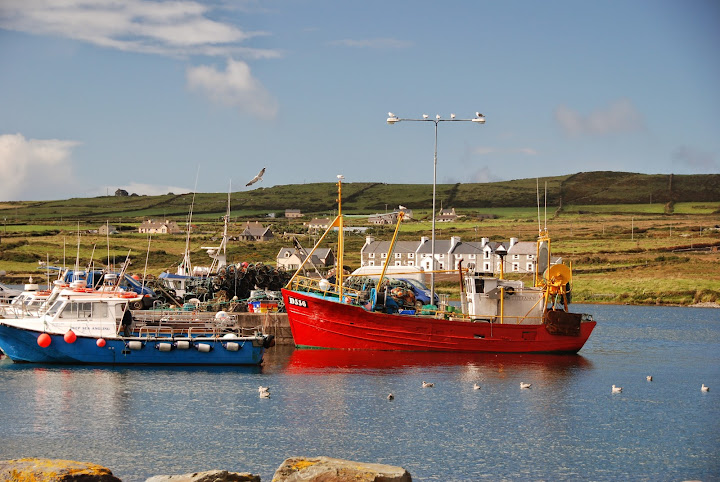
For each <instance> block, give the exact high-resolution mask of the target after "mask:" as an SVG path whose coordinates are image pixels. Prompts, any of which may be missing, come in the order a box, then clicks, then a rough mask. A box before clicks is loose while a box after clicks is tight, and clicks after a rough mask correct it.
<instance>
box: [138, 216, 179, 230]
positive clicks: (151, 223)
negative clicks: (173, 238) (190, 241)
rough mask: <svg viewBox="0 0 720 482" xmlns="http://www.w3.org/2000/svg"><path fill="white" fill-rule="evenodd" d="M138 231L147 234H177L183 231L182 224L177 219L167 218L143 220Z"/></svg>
mask: <svg viewBox="0 0 720 482" xmlns="http://www.w3.org/2000/svg"><path fill="white" fill-rule="evenodd" d="M138 232H140V233H147V234H177V233H181V232H182V230H181V229H180V226H178V225H177V223H176V222H175V221H170V220H168V219H166V220H165V221H155V220H153V219H148V220H146V221H143V222H142V224H141V225H140V227H139V228H138Z"/></svg>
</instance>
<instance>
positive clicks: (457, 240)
mask: <svg viewBox="0 0 720 482" xmlns="http://www.w3.org/2000/svg"><path fill="white" fill-rule="evenodd" d="M458 244H460V236H453V237H451V238H450V250H451V251H452V249H453V248H454V247H455V246H457V245H458Z"/></svg>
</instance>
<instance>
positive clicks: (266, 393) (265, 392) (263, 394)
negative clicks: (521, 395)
mask: <svg viewBox="0 0 720 482" xmlns="http://www.w3.org/2000/svg"><path fill="white" fill-rule="evenodd" d="M645 379H646V380H647V381H649V382H651V381H652V379H653V378H652V376H651V375H648V376H647V377H645ZM434 386H435V383H433V382H426V381H425V380H423V382H422V387H423V388H432V387H434ZM531 386H532V383H526V382H520V389H521V390H525V389H528V388H530V387H531ZM473 390H480V385H478V384H477V383H475V384H474V385H473ZM611 390H612V393H622V390H623V389H622V387H618V386H616V385H613V386H612V387H611ZM700 390H701V391H703V392H709V391H710V387H708V386H705V384H704V383H703V384H702V386H701V387H700ZM258 393H260V398H270V388H269V387H263V386H259V387H258ZM387 399H388V400H395V395H393V394H392V393H388V395H387Z"/></svg>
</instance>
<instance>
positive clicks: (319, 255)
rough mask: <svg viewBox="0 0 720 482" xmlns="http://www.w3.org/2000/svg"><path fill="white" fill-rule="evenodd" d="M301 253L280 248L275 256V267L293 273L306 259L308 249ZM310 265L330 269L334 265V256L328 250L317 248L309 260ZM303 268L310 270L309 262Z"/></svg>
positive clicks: (293, 249) (296, 250)
mask: <svg viewBox="0 0 720 482" xmlns="http://www.w3.org/2000/svg"><path fill="white" fill-rule="evenodd" d="M304 251H305V252H303V253H301V252H300V250H298V249H296V248H280V252H279V253H278V255H277V258H276V260H277V267H278V268H284V269H286V270H288V271H294V270H296V269H298V268H299V267H300V265H301V264H302V262H303V261H304V260H305V258H307V255H308V254H309V253H310V251H311V250H310V249H307V250H304ZM310 261H311V262H312V264H314V265H315V266H316V267H317V268H330V267H332V266H334V265H335V255H334V254H333V252H332V250H331V249H330V248H318V249H316V250H315V252H314V253H313V255H312V258H310ZM305 268H306V269H308V270H312V269H313V268H312V265H311V264H310V262H308V263H306V264H305Z"/></svg>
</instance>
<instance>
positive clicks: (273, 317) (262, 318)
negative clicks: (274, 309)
mask: <svg viewBox="0 0 720 482" xmlns="http://www.w3.org/2000/svg"><path fill="white" fill-rule="evenodd" d="M233 314H234V315H237V317H238V323H239V324H240V327H241V328H255V327H258V326H260V327H262V330H263V332H264V333H266V334H268V335H275V344H276V345H294V344H295V343H294V342H293V337H292V332H291V331H290V323H289V322H288V315H287V313H233Z"/></svg>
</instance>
